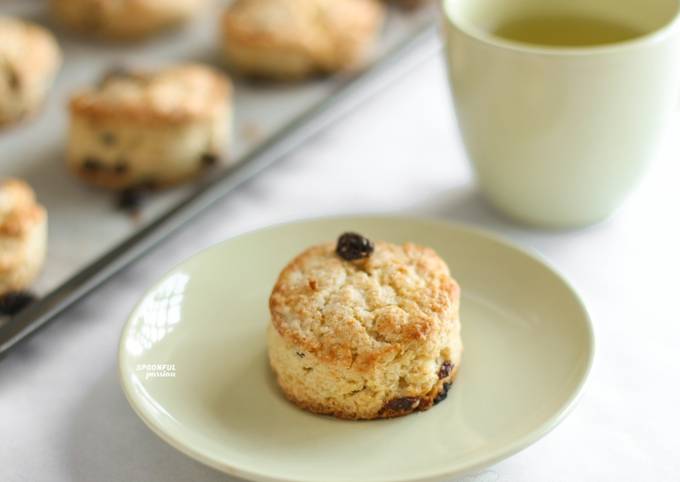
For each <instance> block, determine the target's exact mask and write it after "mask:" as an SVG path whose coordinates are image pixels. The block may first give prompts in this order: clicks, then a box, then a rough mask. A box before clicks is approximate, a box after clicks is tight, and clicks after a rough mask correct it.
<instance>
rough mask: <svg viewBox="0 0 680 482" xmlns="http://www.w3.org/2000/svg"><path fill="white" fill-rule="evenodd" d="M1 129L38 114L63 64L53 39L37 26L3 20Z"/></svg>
mask: <svg viewBox="0 0 680 482" xmlns="http://www.w3.org/2000/svg"><path fill="white" fill-rule="evenodd" d="M0 39H1V41H0V126H1V125H3V124H9V123H12V122H15V121H17V120H19V119H21V118H23V117H26V116H28V115H30V114H32V113H33V112H35V111H36V110H37V109H38V108H39V107H40V106H41V105H42V103H43V100H44V99H45V96H46V95H47V91H48V90H49V88H50V86H51V85H52V81H53V80H54V76H55V74H56V73H57V70H58V69H59V65H60V64H61V51H60V50H59V46H58V45H57V41H56V40H55V39H54V36H53V35H52V34H51V33H50V32H48V31H47V30H45V29H44V28H42V27H39V26H38V25H34V24H32V23H29V22H24V21H22V20H18V19H14V18H10V17H0Z"/></svg>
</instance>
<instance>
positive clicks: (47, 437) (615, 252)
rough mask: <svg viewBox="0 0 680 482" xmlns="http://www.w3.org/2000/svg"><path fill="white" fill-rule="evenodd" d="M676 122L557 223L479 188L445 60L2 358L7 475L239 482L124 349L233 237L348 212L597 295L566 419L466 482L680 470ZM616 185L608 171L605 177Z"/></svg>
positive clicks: (12, 481) (2, 462) (664, 475)
mask: <svg viewBox="0 0 680 482" xmlns="http://www.w3.org/2000/svg"><path fill="white" fill-rule="evenodd" d="M678 134H680V123H678V122H676V125H675V126H673V130H672V131H671V132H670V134H669V135H668V136H667V141H666V142H665V144H664V145H663V146H662V149H661V153H660V155H659V158H658V159H657V160H656V161H655V162H654V164H653V166H652V168H651V170H650V172H649V174H648V176H647V177H646V178H645V179H644V180H643V182H642V184H641V185H640V188H639V189H638V190H637V191H636V192H635V193H634V195H633V196H631V198H630V199H629V200H628V202H627V203H626V204H625V205H624V206H623V207H622V209H621V210H620V211H619V212H618V213H616V214H615V215H614V216H613V217H612V218H611V219H610V220H608V221H606V222H604V223H602V224H600V225H597V226H593V227H591V228H588V229H585V230H582V231H573V232H543V231H538V230H530V229H526V228H523V227H520V226H517V225H514V224H512V223H510V222H508V221H506V220H505V219H504V218H502V217H500V216H498V215H497V214H496V213H495V212H493V211H492V210H490V209H489V208H488V207H487V206H486V204H485V203H484V202H483V201H482V200H481V199H480V197H479V195H478V193H477V192H476V190H475V187H474V185H473V183H472V179H471V176H470V170H469V168H468V166H467V164H466V161H465V156H464V153H463V150H462V148H461V143H460V140H459V137H458V134H457V131H456V128H455V121H454V118H453V115H452V113H451V103H450V99H449V96H448V92H447V88H446V79H445V76H444V70H443V68H442V63H441V60H440V59H433V60H432V61H429V62H427V63H426V64H424V65H423V66H421V67H420V68H418V69H416V71H414V72H413V73H412V74H410V75H409V76H408V77H406V78H404V79H403V80H401V81H400V82H399V83H398V84H396V85H394V86H393V87H392V88H391V89H389V90H386V91H385V92H383V93H381V94H380V95H379V96H378V97H375V98H374V99H373V100H371V101H370V102H368V103H366V104H365V105H364V106H363V107H362V108H360V109H359V110H358V111H356V112H354V113H353V114H352V115H350V116H349V117H347V118H345V119H344V120H343V121H342V122H340V123H339V124H337V125H335V126H334V127H333V128H332V129H330V130H328V131H326V132H325V133H324V134H322V135H320V136H318V137H317V138H315V139H314V140H313V141H312V142H309V143H308V144H307V145H306V146H305V147H304V148H303V149H300V150H299V151H298V152H296V153H295V154H294V155H292V156H290V157H289V158H288V159H286V160H284V161H282V162H281V163H279V164H277V165H276V166H275V167H274V168H272V169H270V170H269V171H267V172H266V173H265V174H264V175H262V176H260V177H259V178H257V179H256V180H254V181H253V182H251V183H249V184H247V185H246V186H244V187H242V188H241V189H239V190H238V191H237V192H236V193H235V194H233V195H232V196H230V197H228V198H227V199H225V200H223V201H222V202H221V203H219V205H218V206H216V207H214V208H213V209H211V210H210V211H209V212H207V213H205V214H204V215H203V216H201V217H200V218H198V219H196V220H195V221H194V222H193V223H192V224H191V225H189V226H187V227H186V228H185V229H184V230H183V231H182V232H180V233H179V234H177V235H175V236H173V237H172V238H170V239H168V240H167V242H165V243H164V244H163V245H162V246H160V248H158V249H156V250H155V251H154V252H152V253H151V254H149V255H148V256H146V258H145V259H143V260H142V261H140V262H138V263H136V264H135V265H134V266H132V267H131V268H129V269H127V270H125V271H124V272H122V273H121V274H119V275H118V276H116V277H115V278H113V279H112V280H110V281H109V282H108V283H106V284H105V285H104V286H103V287H102V288H100V289H99V290H98V291H97V292H96V293H94V294H93V295H91V296H90V297H88V298H87V299H86V300H84V301H82V302H80V303H78V304H77V305H76V306H74V307H73V308H71V309H69V310H68V311H67V312H65V313H64V314H62V315H61V316H60V317H59V319H57V320H56V321H55V322H54V323H53V324H52V325H51V326H49V327H48V328H47V329H45V330H44V331H42V332H41V333H40V334H38V335H37V336H36V337H34V338H33V339H31V340H30V341H29V342H28V343H26V344H23V345H22V346H21V347H19V348H18V349H17V350H15V351H14V352H12V353H11V354H10V355H9V356H8V357H7V358H6V359H4V360H3V361H2V362H0V481H7V482H16V481H31V482H39V481H49V482H66V481H74V482H86V481H87V482H90V481H101V482H105V481H144V482H156V481H157V482H175V481H189V480H191V481H217V480H220V481H223V480H231V479H229V478H227V477H225V476H223V475H222V474H219V473H218V472H215V471H213V470H211V469H209V468H206V467H203V466H202V465H200V464H198V463H197V462H194V461H192V460H191V459H189V458H187V457H185V456H184V455H182V454H180V453H178V452H176V451H175V450H173V449H172V448H170V447H169V446H167V445H166V444H165V443H163V442H162V441H161V440H160V439H159V438H158V437H156V436H155V435H154V434H152V433H151V432H150V431H149V430H148V429H147V428H146V427H145V426H144V424H143V423H142V422H141V421H140V420H139V419H137V417H136V416H135V415H134V414H133V412H132V410H131V409H130V408H129V407H128V404H127V402H126V401H125V399H124V397H123V395H122V393H121V390H120V388H119V386H118V381H117V378H116V345H117V342H118V335H119V332H120V329H121V327H122V325H123V323H124V321H125V319H126V316H127V314H128V312H129V311H130V309H131V308H132V306H133V305H134V303H135V302H136V301H137V299H138V298H139V297H140V295H141V294H142V292H143V290H144V289H145V288H146V287H148V286H149V285H150V284H151V283H153V282H154V281H155V280H156V279H157V278H158V277H159V276H160V275H161V274H163V273H164V272H165V271H166V270H167V269H168V268H169V267H171V266H172V265H174V264H175V263H177V262H178V261H180V260H182V259H184V258H186V257H188V256H190V255H192V254H193V253H195V252H196V251H198V250H200V249H202V248H204V247H206V246H208V245H210V244H213V243H216V242H218V241H220V240H223V239H225V238H227V237H230V236H233V235H234V234H237V233H240V232H243V231H247V230H252V229H255V228H258V227H261V226H267V225H269V224H271V223H276V222H281V221H286V220H291V219H296V218H303V217H311V216H321V215H328V214H338V213H358V212H395V211H396V212H408V213H410V214H413V213H416V214H419V215H424V216H436V217H442V218H446V219H450V220H455V221H463V222H466V223H470V224H473V225H477V226H482V227H485V228H487V229H490V230H492V231H494V232H497V233H500V234H503V235H505V236H507V237H509V238H510V239H512V240H514V241H515V242H517V243H519V244H520V245H523V246H525V247H529V248H533V249H536V250H538V251H539V252H541V253H542V254H544V255H545V256H547V257H548V258H549V259H550V260H551V261H552V263H553V264H554V265H555V266H556V267H557V268H558V269H560V270H561V271H562V272H563V273H564V274H565V275H566V276H567V277H568V278H569V279H570V280H571V281H572V282H573V283H574V285H575V286H576V287H577V289H578V290H579V291H580V293H581V294H582V295H583V297H584V299H585V301H586V304H587V306H588V307H589V310H590V312H591V315H592V318H593V320H594V323H595V331H596V336H597V342H598V343H597V356H596V361H595V366H594V369H593V371H592V374H591V377H590V381H589V384H588V386H587V388H586V392H585V394H584V396H583V397H582V399H581V401H580V403H579V405H578V406H577V407H576V409H575V410H574V411H573V413H572V414H571V416H569V417H568V418H567V419H566V421H564V423H562V424H561V425H560V426H559V427H558V428H556V429H555V430H554V431H553V432H551V433H550V434H548V435H547V436H546V437H545V438H544V439H542V440H541V441H539V442H538V443H536V444H535V445H533V446H531V447H530V448H528V449H526V450H524V451H523V452H521V453H520V454H518V455H516V456H514V457H512V458H510V459H508V460H506V461H504V462H501V463H500V464H497V465H495V466H493V467H489V468H488V469H487V470H484V471H482V472H480V473H477V474H474V475H471V476H469V477H466V478H465V479H464V480H467V481H479V482H487V481H498V482H516V481H517V482H519V481H522V482H525V481H527V482H531V481H536V482H545V481H551V482H560V481H576V480H579V481H581V480H583V481H617V482H623V481H654V482H661V481H671V480H676V481H677V480H680V442H679V441H678V434H680V309H679V308H678V299H680V282H679V281H678V279H679V278H678V273H680V255H679V254H678V250H679V249H680V228H679V225H680V190H679V189H678V188H677V186H678V179H680V158H679V157H678V154H679V153H680V149H678V147H677V145H676V144H678V142H677V141H676V138H677V137H678ZM603 182H606V180H603Z"/></svg>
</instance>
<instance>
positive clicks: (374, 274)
mask: <svg viewBox="0 0 680 482" xmlns="http://www.w3.org/2000/svg"><path fill="white" fill-rule="evenodd" d="M458 298H459V288H458V285H457V284H456V282H455V281H454V280H453V279H451V277H450V276H449V271H448V267H447V266H446V264H445V263H444V262H443V261H442V260H441V258H439V256H437V254H436V253H435V252H434V251H433V250H431V249H429V248H425V247H421V246H417V245H414V244H411V243H407V244H405V245H403V246H397V245H393V244H389V243H384V242H378V243H376V248H375V252H374V254H373V255H372V256H370V257H369V258H368V259H365V260H360V261H356V262H349V261H345V260H342V259H341V258H340V257H338V256H337V255H336V254H335V244H334V243H327V244H323V245H319V246H314V247H312V248H309V249H307V250H306V251H304V252H303V253H302V254H300V255H299V256H297V257H296V258H295V259H293V261H291V262H290V263H289V264H288V266H286V267H285V268H284V270H283V271H282V272H281V274H280V276H279V278H278V280H277V282H276V284H275V286H274V289H273V291H272V294H271V297H270V300H269V309H270V312H271V316H272V323H273V325H274V327H275V328H276V330H277V331H278V332H279V334H280V335H281V336H282V337H283V338H284V339H286V340H288V341H290V342H291V343H293V344H295V345H296V346H299V347H300V348H301V349H303V350H306V351H308V352H310V353H313V354H314V355H315V356H316V357H318V358H319V359H320V360H322V361H324V362H332V363H338V364H340V365H344V366H353V367H354V368H357V369H365V370H370V369H371V368H372V367H373V366H374V365H375V364H377V363H380V362H382V361H384V360H385V359H388V358H390V357H391V356H394V354H395V353H398V352H399V351H400V350H401V349H402V347H403V346H404V345H407V344H409V343H411V342H418V341H421V340H424V339H426V338H427V337H428V336H430V335H431V334H432V333H435V332H438V331H439V330H440V328H441V325H442V324H443V323H446V322H447V321H448V320H450V319H451V318H452V317H453V315H454V313H456V312H457V309H458Z"/></svg>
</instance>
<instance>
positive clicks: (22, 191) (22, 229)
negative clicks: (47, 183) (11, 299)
mask: <svg viewBox="0 0 680 482" xmlns="http://www.w3.org/2000/svg"><path fill="white" fill-rule="evenodd" d="M46 250H47V212H46V211H45V208H43V207H42V206H41V205H40V204H38V203H37V201H36V199H35V195H34V193H33V190H32V189H31V188H30V187H29V186H28V184H26V183H25V182H22V181H19V180H16V179H7V180H0V296H2V295H4V294H6V293H10V292H13V291H21V290H23V289H25V288H26V287H28V286H29V285H30V284H31V282H32V281H33V280H34V279H35V277H36V276H37V275H38V273H39V272H40V269H41V268H42V265H43V262H44V260H45V252H46Z"/></svg>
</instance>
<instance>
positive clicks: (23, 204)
mask: <svg viewBox="0 0 680 482" xmlns="http://www.w3.org/2000/svg"><path fill="white" fill-rule="evenodd" d="M46 216H47V213H46V211H45V208H43V207H42V206H41V205H39V204H38V203H37V202H36V200H35V195H34V194H33V190H32V189H31V188H30V186H29V185H28V184H26V183H25V182H23V181H19V180H17V179H7V180H4V181H0V236H6V237H21V236H24V235H25V234H26V233H27V232H28V231H29V230H31V229H32V228H33V226H35V225H36V224H40V223H42V222H44V220H45V217H46Z"/></svg>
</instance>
